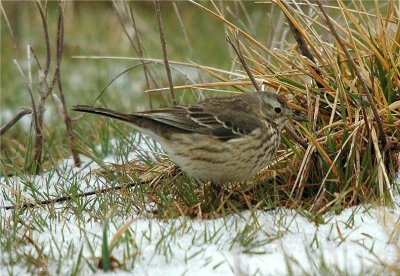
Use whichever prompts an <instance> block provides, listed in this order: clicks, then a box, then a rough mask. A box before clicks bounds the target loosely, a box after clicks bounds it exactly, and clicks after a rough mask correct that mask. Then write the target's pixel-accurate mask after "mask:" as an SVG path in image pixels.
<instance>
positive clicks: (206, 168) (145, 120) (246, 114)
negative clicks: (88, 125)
mask: <svg viewBox="0 0 400 276" xmlns="http://www.w3.org/2000/svg"><path fill="white" fill-rule="evenodd" d="M73 110H75V111H80V112H87V113H93V114H98V115H102V116H107V117H111V118H114V119H118V120H121V121H125V122H128V123H131V124H133V125H134V126H135V128H137V129H138V130H139V131H141V132H142V133H145V134H147V135H148V136H150V137H151V138H153V139H154V140H156V141H158V142H159V143H160V144H161V146H162V147H163V148H164V149H165V151H166V152H167V154H168V156H169V157H170V159H171V160H172V161H174V162H175V163H176V164H178V165H179V166H180V167H181V168H182V170H183V171H185V172H186V173H187V174H188V175H191V176H194V177H198V178H200V179H203V180H211V181H212V182H213V183H215V184H221V183H226V182H237V181H243V180H247V179H249V178H251V177H252V176H254V175H255V174H256V173H258V172H259V171H260V170H261V169H263V168H265V167H266V166H267V165H268V163H269V162H270V160H271V158H272V157H273V156H274V155H275V153H276V151H277V149H278V147H279V143H280V132H281V130H282V128H283V127H284V126H285V125H286V124H287V123H288V122H289V121H290V120H291V119H292V118H293V117H294V116H293V113H292V111H291V110H290V108H289V107H288V105H287V103H286V102H285V101H284V100H283V98H281V97H280V96H279V95H277V94H275V93H272V92H257V93H243V94H240V95H237V96H232V97H220V98H209V99H206V100H202V101H200V102H198V103H197V104H194V105H191V106H188V107H181V106H180V107H171V108H166V109H159V110H152V111H145V112H137V113H131V114H126V113H120V112H116V111H112V110H109V109H104V108H96V107H91V106H83V105H78V106H75V107H74V108H73Z"/></svg>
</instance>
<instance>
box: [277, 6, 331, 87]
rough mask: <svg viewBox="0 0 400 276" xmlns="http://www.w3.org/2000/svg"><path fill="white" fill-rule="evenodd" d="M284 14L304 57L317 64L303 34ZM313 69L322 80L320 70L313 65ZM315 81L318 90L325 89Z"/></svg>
mask: <svg viewBox="0 0 400 276" xmlns="http://www.w3.org/2000/svg"><path fill="white" fill-rule="evenodd" d="M282 4H283V5H284V6H286V7H288V5H287V3H286V2H284V1H282ZM284 14H285V16H286V19H287V20H288V22H289V27H290V30H291V31H292V34H293V36H294V38H295V39H296V42H297V46H299V49H300V52H301V54H302V55H303V56H305V57H307V58H308V59H309V60H311V61H312V63H313V64H316V63H315V59H314V56H313V55H312V54H311V52H310V49H309V48H308V46H307V43H306V41H305V39H304V38H303V36H302V34H301V32H300V31H299V30H298V29H297V27H296V26H295V25H294V24H293V22H292V21H291V20H290V17H289V16H287V15H286V13H284ZM311 67H312V68H313V69H314V70H315V73H317V74H318V75H319V76H320V77H321V79H323V76H322V73H321V70H319V68H318V67H317V66H314V65H311ZM315 81H316V82H317V86H318V88H324V86H323V85H322V84H321V83H320V82H319V81H318V80H315Z"/></svg>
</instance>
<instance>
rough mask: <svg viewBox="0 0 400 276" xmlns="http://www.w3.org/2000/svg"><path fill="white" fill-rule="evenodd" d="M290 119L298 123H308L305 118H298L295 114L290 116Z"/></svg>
mask: <svg viewBox="0 0 400 276" xmlns="http://www.w3.org/2000/svg"><path fill="white" fill-rule="evenodd" d="M292 119H293V120H296V121H298V122H308V120H307V119H306V118H304V117H302V116H299V115H296V114H293V115H292Z"/></svg>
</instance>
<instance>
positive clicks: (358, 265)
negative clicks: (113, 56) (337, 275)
mask: <svg viewBox="0 0 400 276" xmlns="http://www.w3.org/2000/svg"><path fill="white" fill-rule="evenodd" d="M133 139H139V138H133ZM137 142H138V150H139V149H140V150H145V149H146V144H140V141H137ZM112 143H115V141H113V142H112ZM151 152H153V151H151ZM106 160H107V161H120V160H118V158H116V159H113V157H112V156H109V157H107V158H106ZM83 163H84V165H83V167H82V168H80V169H78V168H73V162H72V160H71V159H68V160H65V161H64V162H62V163H61V164H60V165H59V170H57V171H52V172H46V173H44V174H43V175H39V176H27V175H25V176H19V177H10V178H0V193H1V194H2V195H3V197H2V198H0V206H5V205H9V204H12V198H13V196H11V195H10V193H12V192H11V191H13V190H16V191H19V192H21V194H22V195H23V196H25V197H26V198H29V199H32V195H31V194H29V193H28V192H27V190H26V189H25V188H24V187H25V185H28V183H31V184H29V185H35V187H36V189H37V190H38V191H40V192H42V193H43V199H47V197H48V196H50V197H51V196H53V197H54V196H55V195H57V194H58V195H60V194H62V191H60V190H59V189H60V188H59V187H63V189H68V187H70V186H71V185H75V184H76V183H75V182H76V179H87V181H80V182H79V190H80V191H82V192H84V191H89V190H93V189H98V188H103V187H104V186H101V185H107V182H106V181H99V178H93V177H91V176H90V175H91V174H90V173H91V172H92V171H93V170H95V169H97V168H98V165H96V164H95V163H93V162H92V161H91V160H89V159H83ZM49 174H53V175H52V177H49V176H50V175H49ZM49 179H50V180H49ZM60 183H62V185H61V184H60ZM398 183H400V177H399V179H398ZM6 194H8V195H9V196H8V197H4V195H6ZM396 201H397V202H396V206H395V207H394V208H392V209H390V208H383V207H375V206H370V205H368V206H357V207H353V208H349V209H346V210H344V211H343V212H342V213H341V214H340V215H334V214H327V215H325V216H324V220H325V222H326V223H325V224H320V225H318V226H317V225H316V224H315V223H313V222H310V221H308V220H307V219H306V218H305V217H303V216H301V215H300V214H299V213H297V212H296V211H294V210H288V209H285V208H279V209H276V210H272V211H257V212H255V213H254V214H251V213H250V212H249V211H243V212H241V213H240V214H234V215H229V216H227V217H225V218H219V219H213V220H192V219H189V218H185V217H182V218H179V219H171V220H158V219H152V218H146V217H143V216H137V217H133V218H127V217H124V218H122V217H113V218H112V219H111V223H110V225H109V226H110V232H109V241H110V240H111V239H112V237H113V236H114V235H115V234H116V233H117V231H118V229H119V228H121V227H122V226H123V225H124V224H125V223H127V221H129V220H131V219H132V221H133V222H132V224H131V225H130V228H129V233H130V236H129V238H130V239H131V242H130V243H129V244H130V247H131V248H130V251H129V252H130V255H129V256H127V254H128V253H127V249H126V246H127V244H126V243H122V244H121V245H117V246H116V247H115V248H113V250H112V256H113V257H114V258H116V259H117V260H120V261H123V260H124V258H125V261H123V263H125V264H127V266H128V267H127V271H125V270H122V269H119V270H117V271H114V272H113V273H112V274H114V275H124V274H127V275H128V274H131V273H133V274H139V275H161V274H162V275H164V276H167V275H182V274H190V275H236V274H244V275H286V274H288V273H289V271H288V267H290V268H291V269H293V271H292V273H293V274H295V275H297V274H300V273H301V274H304V273H310V274H318V273H320V272H321V271H319V269H320V264H321V262H322V261H323V262H324V263H325V264H326V265H327V266H328V267H329V268H330V269H331V270H330V271H335V270H334V268H335V267H336V268H339V269H340V270H342V271H343V270H344V271H346V272H347V273H349V274H359V273H364V272H365V271H368V270H369V269H371V270H370V271H372V273H374V272H375V269H379V268H380V267H381V265H377V264H379V262H380V261H382V262H384V263H385V264H391V265H395V266H396V265H397V266H398V265H399V264H398V262H399V258H400V252H399V251H400V246H399V244H400V240H399V239H400V237H399V233H397V234H395V235H393V233H394V229H395V228H397V229H399V228H400V225H399V224H400V220H399V217H400V207H399V206H400V196H399V195H396ZM57 206H59V207H62V204H58V205H57ZM61 209H62V208H61ZM34 211H35V212H42V213H43V217H44V218H45V223H44V224H45V225H49V226H48V227H47V228H45V229H41V230H32V231H31V236H30V238H31V239H32V240H33V241H34V242H35V244H37V245H38V246H39V247H43V248H45V250H44V252H43V254H48V255H49V256H54V259H55V260H57V259H58V257H59V256H63V257H62V258H61V266H60V271H57V264H56V262H54V263H52V262H51V261H49V262H48V264H47V266H46V267H47V269H48V270H49V273H50V274H51V275H53V274H55V273H58V274H70V273H71V272H72V271H73V269H74V266H75V265H76V263H77V260H78V255H79V252H80V250H82V256H83V258H84V259H85V260H87V261H88V262H91V263H93V264H94V266H96V265H95V263H96V260H95V257H100V256H101V245H102V233H103V229H104V224H103V222H102V221H101V220H99V221H97V220H94V219H93V218H90V217H89V216H88V214H86V213H85V212H83V213H82V214H83V215H84V216H86V215H87V218H86V217H84V219H80V220H79V221H78V220H77V218H76V217H74V214H73V213H72V214H70V215H68V219H67V218H65V216H64V215H62V216H61V217H62V218H61V219H60V218H59V217H57V216H51V215H48V214H47V213H48V212H49V211H48V210H46V209H45V208H43V209H42V208H35V210H34ZM26 213H27V214H25V213H22V214H21V215H20V219H23V220H24V221H26V222H29V219H30V215H29V212H26ZM12 216H13V214H12V211H6V210H4V209H1V212H0V220H1V221H6V220H9V221H10V220H11V218H12ZM82 221H85V222H86V223H85V224H82ZM2 224H3V222H2ZM21 231H22V230H21ZM23 234H24V233H21V235H23ZM3 238H4V237H0V239H3ZM247 243H250V244H247ZM71 248H73V250H74V254H73V257H72V258H67V257H64V256H69V255H71V252H70V251H71ZM18 250H22V251H24V252H32V251H34V245H32V244H30V243H27V244H25V245H24V246H22V247H20V248H18ZM92 250H93V251H92ZM7 254H9V253H4V254H3V258H2V259H3V260H7ZM30 254H32V253H30ZM134 256H136V258H134ZM50 260H51V259H50ZM82 265H83V266H82V268H81V270H80V272H81V273H80V274H87V273H89V274H90V273H92V272H91V270H90V268H89V266H88V265H87V263H86V262H85V261H83V264H82ZM7 266H10V265H6V264H1V265H0V274H1V275H3V274H8V271H9V270H10V269H11V268H10V267H8V268H7ZM12 271H13V273H14V274H18V275H23V274H29V271H27V267H26V266H24V265H23V264H16V265H12ZM377 273H379V270H378V271H377ZM98 274H99V275H101V274H102V272H101V271H98ZM107 275H108V274H107Z"/></svg>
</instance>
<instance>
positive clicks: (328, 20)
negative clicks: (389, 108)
mask: <svg viewBox="0 0 400 276" xmlns="http://www.w3.org/2000/svg"><path fill="white" fill-rule="evenodd" d="M316 2H317V5H318V7H319V8H320V10H321V12H322V14H323V15H324V17H325V21H326V23H327V25H328V28H329V30H330V31H331V33H332V34H333V35H334V36H335V38H336V41H337V42H338V43H339V45H340V47H341V48H342V50H343V52H344V54H345V55H346V58H347V59H348V60H349V62H350V65H351V67H352V68H353V70H354V73H355V74H356V76H357V78H358V79H359V81H360V84H361V87H362V89H363V91H364V93H365V95H366V96H367V98H368V102H369V104H370V105H371V109H372V112H373V113H374V118H375V122H376V123H377V125H378V128H379V132H380V138H381V141H382V144H383V147H385V145H386V144H387V140H386V135H385V131H384V129H383V124H382V121H381V118H380V117H379V112H378V109H377V107H376V105H375V101H374V99H373V97H372V95H371V93H370V92H369V90H368V87H367V84H366V81H365V79H364V77H363V75H362V74H361V72H360V70H359V69H358V67H357V65H356V63H355V61H354V59H353V57H352V56H351V55H350V52H349V50H348V49H347V48H346V45H344V42H343V40H342V39H341V37H340V36H339V34H338V32H337V31H336V29H335V27H334V26H333V24H332V21H331V18H330V17H329V16H328V14H327V13H326V11H325V8H324V6H323V5H322V3H321V1H320V0H317V1H316ZM361 102H362V98H361ZM363 116H365V115H364V114H363ZM364 120H365V121H366V120H367V117H364Z"/></svg>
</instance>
